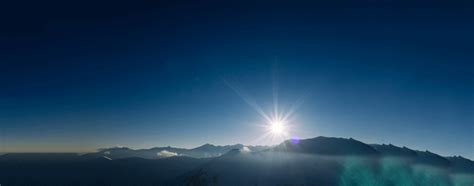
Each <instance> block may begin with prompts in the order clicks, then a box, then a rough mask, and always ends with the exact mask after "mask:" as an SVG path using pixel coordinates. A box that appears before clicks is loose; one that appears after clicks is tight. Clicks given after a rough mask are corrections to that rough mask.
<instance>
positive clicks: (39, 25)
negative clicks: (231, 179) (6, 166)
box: [0, 1, 474, 160]
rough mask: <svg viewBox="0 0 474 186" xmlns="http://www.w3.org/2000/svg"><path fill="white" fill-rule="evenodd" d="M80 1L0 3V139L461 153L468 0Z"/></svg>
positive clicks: (42, 146)
mask: <svg viewBox="0 0 474 186" xmlns="http://www.w3.org/2000/svg"><path fill="white" fill-rule="evenodd" d="M91 4H92V3H88V2H83V3H78V4H75V5H70V4H67V5H66V4H63V3H61V2H55V3H52V2H44V3H40V2H36V3H32V4H30V5H31V6H25V5H22V4H20V3H15V2H11V3H10V4H9V7H16V8H17V9H22V10H23V11H15V10H16V9H15V8H10V9H8V10H3V8H2V11H0V15H1V17H2V18H0V19H2V22H3V23H4V24H3V25H2V29H1V30H0V49H1V50H0V84H1V85H2V91H0V153H4V152H90V151H93V150H95V149H98V148H104V147H112V146H117V145H120V146H126V147H130V148H134V149H137V148H149V147H159V146H175V147H184V148H193V147H197V146H200V145H203V144H206V143H210V144H215V145H231V144H237V143H239V144H245V145H274V144H278V143H281V142H282V141H283V140H284V139H291V138H313V137H316V136H330V137H343V138H354V139H356V140H360V141H362V142H364V143H377V144H389V143H390V144H394V145H397V146H406V147H409V148H411V149H416V150H429V151H431V152H436V153H438V154H441V155H445V156H451V155H461V156H464V157H467V158H469V159H471V160H472V159H474V151H473V150H472V149H474V125H473V124H474V63H473V61H474V57H473V51H474V46H473V44H472V43H474V36H473V35H472V33H474V26H473V25H474V24H472V10H473V8H472V6H469V5H470V4H469V3H467V2H463V1H456V2H452V3H450V4H446V3H445V2H442V1H429V3H428V2H424V1H416V2H410V3H408V2H388V1H383V2H350V1H342V4H344V5H345V6H347V7H351V8H343V7H341V2H299V3H293V4H288V3H285V2H283V1H276V2H274V1H272V2H271V3H270V2H268V1H258V2H249V1H244V2H241V3H230V4H226V3H223V2H219V1H204V2H201V3H198V2H184V1H172V2H171V1H170V2H165V1H159V2H145V1H139V2H137V3H135V4H133V5H130V4H127V3H123V2H116V3H114V4H113V7H114V8H110V6H111V5H110V3H105V2H104V3H93V6H92V5H91ZM375 6H376V7H379V8H377V9H371V8H370V7H375ZM367 7H369V8H367ZM380 7H381V8H380ZM410 7H411V8H410ZM413 7H415V8H413ZM7 17H8V18H11V19H8V20H6V19H7ZM275 103H278V109H277V110H278V111H277V113H278V114H280V115H284V114H286V113H288V112H289V111H290V110H294V112H293V114H292V115H291V118H289V120H288V121H285V124H288V128H284V129H281V128H270V129H269V128H266V127H265V125H266V124H268V121H266V120H265V117H264V116H262V113H261V112H264V113H266V114H267V115H268V116H272V115H274V114H272V113H275ZM257 105H258V107H257ZM272 121H273V120H272ZM266 122H267V123H266ZM273 122H274V123H276V120H275V121H273ZM278 122H280V121H279V119H278ZM262 126H264V127H262ZM269 130H270V133H272V135H273V136H272V135H270V136H269V135H266V134H268V133H269ZM276 134H284V135H276ZM275 136H276V137H275Z"/></svg>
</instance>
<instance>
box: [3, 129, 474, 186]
mask: <svg viewBox="0 0 474 186" xmlns="http://www.w3.org/2000/svg"><path fill="white" fill-rule="evenodd" d="M0 184H4V185H341V186H342V185H390V186H395V185H413V186H415V185H453V186H472V185H473V184H474V162H473V161H472V160H469V159H467V158H464V157H460V156H452V157H443V156H440V155H438V154H435V153H432V152H429V151H419V150H413V149H409V148H407V147H398V146H394V145H391V144H389V145H385V144H383V145H378V144H366V143H363V142H360V141H357V140H355V139H352V138H350V139H345V138H332V137H316V138H311V139H302V140H298V141H295V140H287V141H284V142H282V143H280V144H278V145H276V146H244V145H241V144H236V145H227V146H216V145H211V144H205V145H203V146H200V147H197V148H193V149H184V148H174V147H156V148H150V149H137V150H134V149H130V148H126V147H114V148H105V149H100V150H98V151H97V152H94V153H87V154H75V153H7V154H4V155H1V156H0Z"/></svg>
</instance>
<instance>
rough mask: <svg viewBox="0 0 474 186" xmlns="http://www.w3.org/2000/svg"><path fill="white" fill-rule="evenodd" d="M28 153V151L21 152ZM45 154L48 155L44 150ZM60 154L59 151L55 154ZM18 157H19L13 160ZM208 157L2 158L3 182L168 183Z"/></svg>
mask: <svg viewBox="0 0 474 186" xmlns="http://www.w3.org/2000/svg"><path fill="white" fill-rule="evenodd" d="M21 156H24V155H21ZM41 156H43V157H44V156H48V155H46V154H43V155H41ZM52 156H56V155H52ZM12 159H15V160H12ZM207 161H208V159H195V158H188V157H170V158H166V159H158V160H149V159H142V158H125V159H118V160H109V159H106V158H97V159H83V158H80V156H78V157H77V158H68V159H58V160H44V158H39V159H33V158H29V159H27V160H20V159H18V158H13V157H8V158H7V159H1V158H0V182H1V184H2V185H8V186H10V185H25V186H30V185H144V186H146V185H164V184H166V183H167V182H168V181H169V180H172V179H174V178H176V177H177V176H179V175H182V174H184V173H186V172H188V171H189V170H192V169H194V168H195V167H197V166H199V165H201V164H203V163H205V162H207Z"/></svg>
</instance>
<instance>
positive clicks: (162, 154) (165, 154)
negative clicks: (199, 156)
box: [156, 150, 178, 158]
mask: <svg viewBox="0 0 474 186" xmlns="http://www.w3.org/2000/svg"><path fill="white" fill-rule="evenodd" d="M156 155H158V156H159V157H164V158H167V157H173V156H177V155H178V153H176V152H171V151H167V150H162V151H160V152H158V153H156Z"/></svg>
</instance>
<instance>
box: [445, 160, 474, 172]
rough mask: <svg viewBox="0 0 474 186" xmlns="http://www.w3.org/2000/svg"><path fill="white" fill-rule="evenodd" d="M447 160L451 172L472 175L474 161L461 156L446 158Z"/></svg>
mask: <svg viewBox="0 0 474 186" xmlns="http://www.w3.org/2000/svg"><path fill="white" fill-rule="evenodd" d="M447 159H448V160H449V162H450V165H451V170H452V171H453V172H456V173H469V174H474V161H472V160H469V159H466V158H463V157H461V156H453V157H447Z"/></svg>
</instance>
